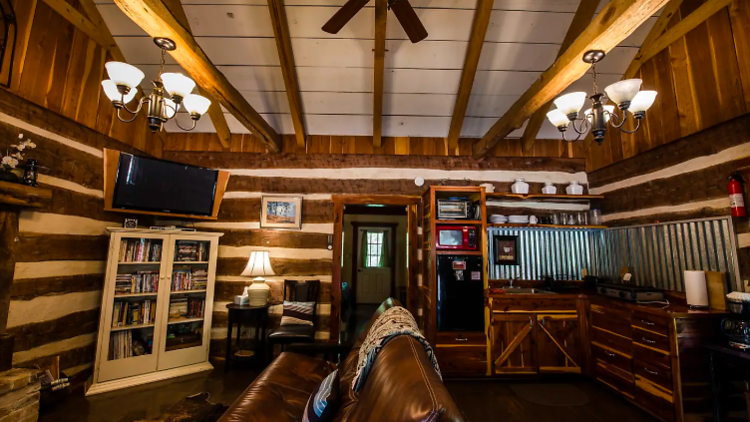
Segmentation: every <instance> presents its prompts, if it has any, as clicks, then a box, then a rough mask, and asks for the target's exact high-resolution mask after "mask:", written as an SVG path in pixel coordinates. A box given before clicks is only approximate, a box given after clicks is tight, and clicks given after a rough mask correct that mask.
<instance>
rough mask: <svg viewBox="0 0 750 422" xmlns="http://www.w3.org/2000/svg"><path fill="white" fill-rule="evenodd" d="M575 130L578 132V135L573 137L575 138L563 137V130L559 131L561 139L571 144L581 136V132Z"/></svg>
mask: <svg viewBox="0 0 750 422" xmlns="http://www.w3.org/2000/svg"><path fill="white" fill-rule="evenodd" d="M574 129H575V128H574ZM576 132H577V133H578V135H577V136H576V137H575V139H568V138H566V137H565V132H560V133H561V134H562V140H563V141H565V142H567V143H569V144H572V143H573V142H576V141H578V140H579V139H581V136H582V135H583V134H582V133H580V132H578V131H576Z"/></svg>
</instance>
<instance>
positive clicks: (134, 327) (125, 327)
mask: <svg viewBox="0 0 750 422" xmlns="http://www.w3.org/2000/svg"><path fill="white" fill-rule="evenodd" d="M153 326H154V324H133V325H121V326H119V327H112V328H111V329H110V330H109V331H111V332H115V331H125V330H137V329H139V328H150V327H153Z"/></svg>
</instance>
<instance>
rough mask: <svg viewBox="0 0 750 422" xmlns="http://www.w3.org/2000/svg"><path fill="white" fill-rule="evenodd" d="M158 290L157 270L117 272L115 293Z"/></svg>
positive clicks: (154, 291)
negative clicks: (128, 272)
mask: <svg viewBox="0 0 750 422" xmlns="http://www.w3.org/2000/svg"><path fill="white" fill-rule="evenodd" d="M158 291H159V271H138V272H136V273H132V274H117V277H116V278H115V294H116V295H122V294H133V293H156V292H158Z"/></svg>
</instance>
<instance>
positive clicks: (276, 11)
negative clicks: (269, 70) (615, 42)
mask: <svg viewBox="0 0 750 422" xmlns="http://www.w3.org/2000/svg"><path fill="white" fill-rule="evenodd" d="M268 11H269V12H270V13H271V25H272V26H273V34H274V37H275V38H276V50H277V51H278V52H279V62H280V63H281V74H282V76H283V77H284V86H285V87H286V98H287V101H288V102H289V110H290V111H291V113H292V124H293V125H294V137H295V138H296V139H297V146H298V147H300V148H305V140H306V139H307V136H306V135H307V134H306V131H305V120H304V116H303V113H302V101H301V100H300V93H299V83H298V82H297V68H296V66H295V64H294V53H293V52H292V40H291V37H290V36H289V22H287V19H286V9H285V6H284V0H268Z"/></svg>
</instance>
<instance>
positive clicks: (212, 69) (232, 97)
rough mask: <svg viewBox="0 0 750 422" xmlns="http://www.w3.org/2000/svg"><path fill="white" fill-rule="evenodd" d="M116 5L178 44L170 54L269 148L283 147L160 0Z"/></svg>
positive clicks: (121, 0) (119, 0) (120, 0)
mask: <svg viewBox="0 0 750 422" xmlns="http://www.w3.org/2000/svg"><path fill="white" fill-rule="evenodd" d="M115 4H117V6H118V7H119V8H120V9H121V10H122V11H123V12H124V13H125V15H126V16H128V17H129V18H130V19H131V20H132V21H133V22H135V23H136V24H137V25H138V26H140V27H141V28H142V29H143V30H144V31H146V33H147V34H149V35H150V36H151V37H166V38H169V39H171V40H172V41H174V42H175V43H176V44H177V49H176V50H175V51H172V52H170V54H171V56H172V57H173V58H174V59H175V61H177V63H178V64H179V65H180V66H182V68H183V69H185V71H186V72H187V73H188V74H189V75H190V77H191V78H192V79H193V80H194V81H195V82H196V83H197V84H198V86H200V87H202V88H203V89H204V90H205V92H206V93H207V94H208V95H209V96H211V97H212V98H214V99H216V100H218V101H219V102H220V103H221V105H223V106H224V108H226V109H227V110H228V111H229V112H230V113H231V114H232V115H233V116H234V117H236V118H237V120H239V122H240V123H242V125H243V126H245V127H246V128H248V129H249V130H250V131H251V132H253V133H254V134H256V135H257V136H259V137H260V138H261V139H262V142H263V143H264V144H265V145H266V147H267V148H268V150H269V151H271V152H279V151H281V149H282V142H281V137H280V136H279V134H278V133H277V132H276V131H275V130H274V129H273V128H272V127H271V126H270V125H269V124H268V122H266V121H265V120H263V117H261V115H260V114H258V112H257V111H255V109H254V108H253V107H252V106H251V105H250V104H249V103H248V102H247V100H246V99H245V97H243V96H242V94H241V93H240V92H239V91H238V90H237V89H236V88H235V87H234V86H232V84H230V83H229V81H228V80H227V78H226V77H225V76H224V74H222V73H221V72H220V71H219V70H218V69H217V68H216V66H215V65H214V64H213V63H211V61H210V60H209V59H208V57H207V56H206V54H205V53H204V52H203V50H202V49H201V48H200V46H198V43H197V42H196V41H195V38H193V36H192V35H191V34H190V32H188V31H187V29H185V28H183V27H182V25H180V23H179V22H178V21H177V19H175V17H174V16H173V15H172V13H171V12H170V11H169V9H167V7H166V6H165V5H164V3H162V1H161V0H115Z"/></svg>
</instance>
